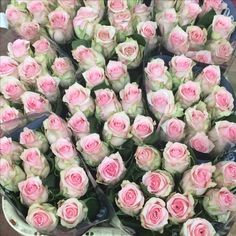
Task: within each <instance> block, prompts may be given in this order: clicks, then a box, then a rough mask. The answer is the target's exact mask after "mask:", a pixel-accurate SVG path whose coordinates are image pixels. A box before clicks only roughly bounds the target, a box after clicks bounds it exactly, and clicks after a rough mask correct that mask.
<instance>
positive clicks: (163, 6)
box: [154, 0, 175, 12]
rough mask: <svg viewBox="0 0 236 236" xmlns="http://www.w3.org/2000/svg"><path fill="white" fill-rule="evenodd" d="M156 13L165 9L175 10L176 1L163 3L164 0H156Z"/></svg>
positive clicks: (170, 0)
mask: <svg viewBox="0 0 236 236" xmlns="http://www.w3.org/2000/svg"><path fill="white" fill-rule="evenodd" d="M154 4H155V11H156V12H157V11H163V10H165V9H169V8H173V7H174V5H175V1H174V0H168V1H167V2H163V1H162V0H154Z"/></svg>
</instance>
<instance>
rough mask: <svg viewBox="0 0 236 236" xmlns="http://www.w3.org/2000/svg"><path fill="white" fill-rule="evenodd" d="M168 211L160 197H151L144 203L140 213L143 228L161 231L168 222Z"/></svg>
mask: <svg viewBox="0 0 236 236" xmlns="http://www.w3.org/2000/svg"><path fill="white" fill-rule="evenodd" d="M168 217H169V214H168V211H167V210H166V208H165V202H164V201H163V200H161V199H160V198H155V197H152V198H150V199H149V200H148V201H147V202H146V203H145V205H144V207H143V209H142V211H141V213H140V220H141V225H142V227H144V228H145V229H149V230H152V231H160V232H163V228H164V226H165V225H167V224H168Z"/></svg>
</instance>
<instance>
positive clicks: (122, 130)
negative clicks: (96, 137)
mask: <svg viewBox="0 0 236 236" xmlns="http://www.w3.org/2000/svg"><path fill="white" fill-rule="evenodd" d="M129 132H130V119H129V117H128V116H127V115H126V113H125V112H118V113H115V114H113V115H112V116H110V117H109V119H108V120H107V121H106V122H105V124H104V127H103V137H104V139H105V140H106V141H107V142H108V143H109V144H111V145H112V146H115V147H118V146H121V145H122V144H123V143H125V142H126V141H127V139H128V138H130V137H131V135H130V133H129Z"/></svg>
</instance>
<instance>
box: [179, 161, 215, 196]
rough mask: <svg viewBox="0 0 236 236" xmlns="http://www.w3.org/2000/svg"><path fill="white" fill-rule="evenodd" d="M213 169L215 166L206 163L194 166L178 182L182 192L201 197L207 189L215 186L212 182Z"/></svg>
mask: <svg viewBox="0 0 236 236" xmlns="http://www.w3.org/2000/svg"><path fill="white" fill-rule="evenodd" d="M215 169H216V168H215V166H212V164H211V163H210V162H208V163H204V164H200V165H195V166H193V167H192V169H190V170H187V171H186V172H185V173H184V176H183V178H182V180H181V182H180V185H181V187H182V189H183V191H184V192H185V193H187V192H189V193H192V194H193V195H196V196H201V195H203V194H204V193H205V192H206V191H207V189H208V188H211V187H214V186H216V183H214V182H212V175H213V173H214V171H215Z"/></svg>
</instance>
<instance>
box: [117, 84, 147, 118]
mask: <svg viewBox="0 0 236 236" xmlns="http://www.w3.org/2000/svg"><path fill="white" fill-rule="evenodd" d="M120 98H121V104H122V108H123V110H124V111H125V112H126V114H127V115H129V116H130V117H135V116H136V115H141V114H143V112H144V107H143V102H142V90H141V89H139V87H138V84H137V83H128V84H126V86H125V87H124V89H122V90H121V91H120Z"/></svg>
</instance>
